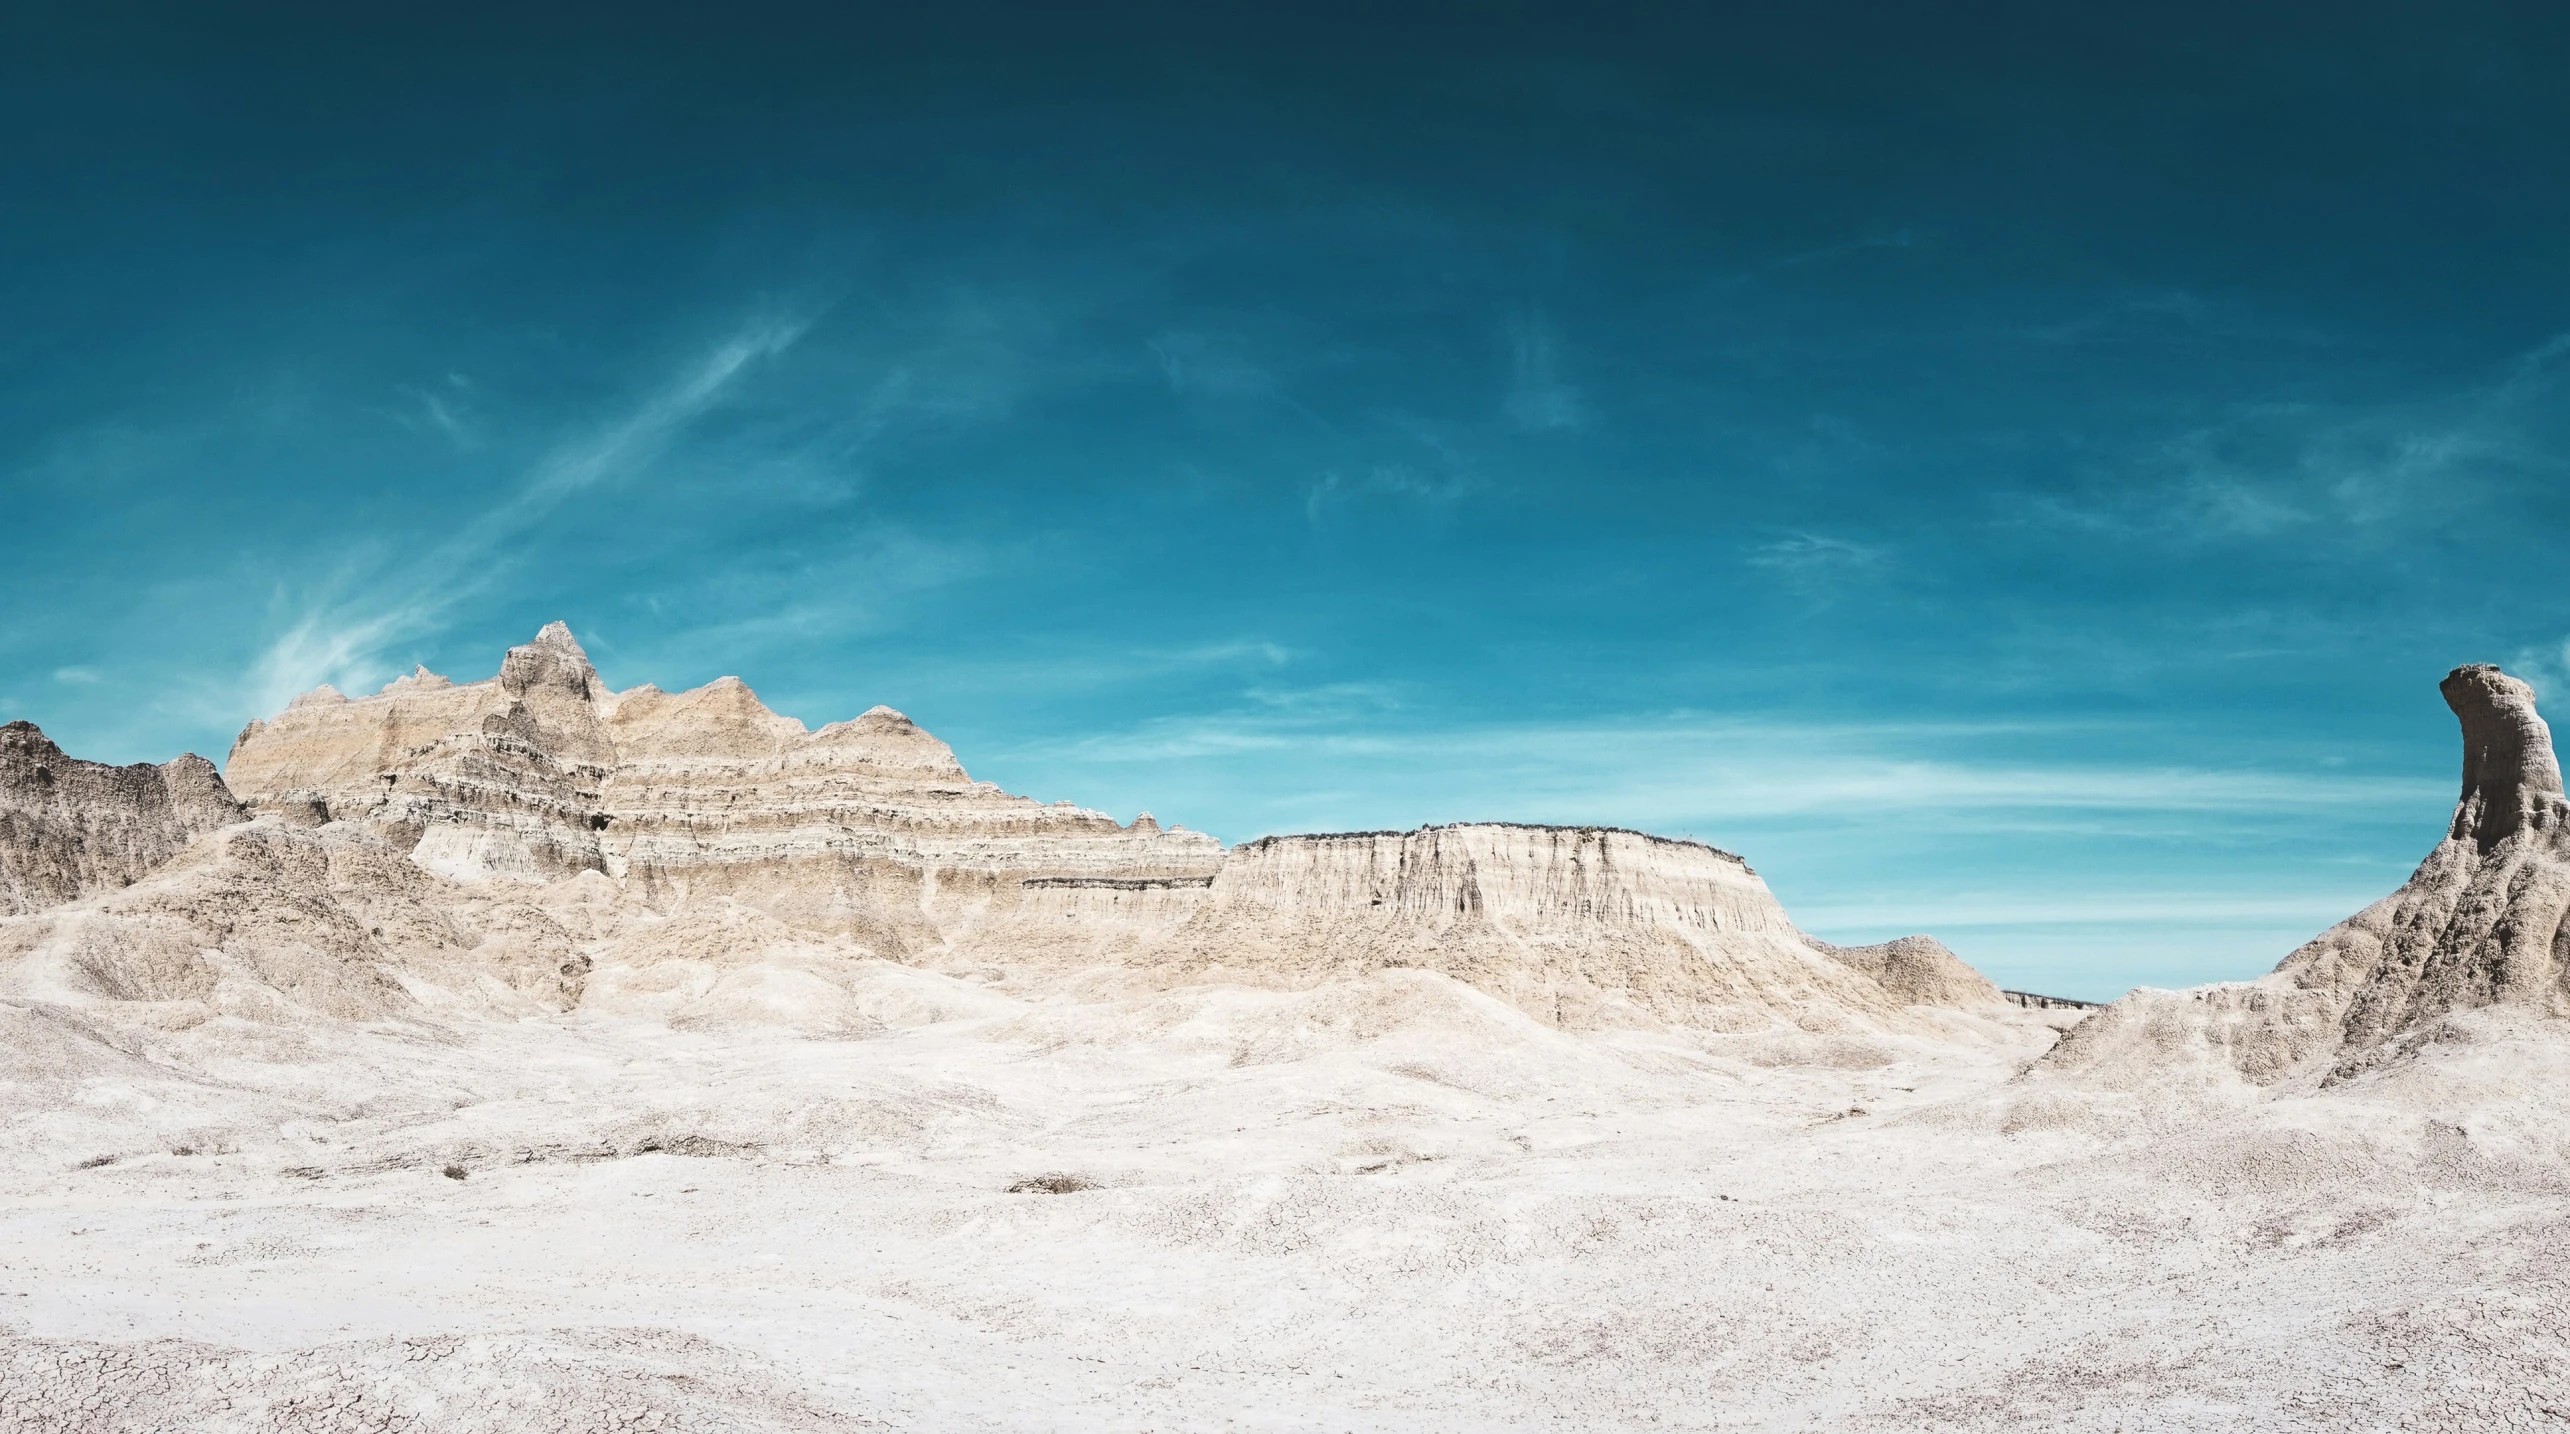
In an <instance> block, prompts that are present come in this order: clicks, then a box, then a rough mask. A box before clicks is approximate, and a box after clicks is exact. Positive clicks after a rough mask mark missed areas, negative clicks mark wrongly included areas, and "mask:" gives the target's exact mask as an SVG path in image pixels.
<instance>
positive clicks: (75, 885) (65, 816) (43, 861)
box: [0, 722, 242, 916]
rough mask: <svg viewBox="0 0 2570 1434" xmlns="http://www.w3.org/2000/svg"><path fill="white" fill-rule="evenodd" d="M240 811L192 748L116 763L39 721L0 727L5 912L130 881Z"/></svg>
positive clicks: (0, 893)
mask: <svg viewBox="0 0 2570 1434" xmlns="http://www.w3.org/2000/svg"><path fill="white" fill-rule="evenodd" d="M241 818H242V812H241V809H240V807H239V805H238V804H237V803H235V802H234V801H233V800H232V794H231V793H230V792H229V791H227V790H225V788H224V785H223V778H222V777H221V776H220V775H218V774H217V773H216V772H215V770H214V764H213V763H211V762H208V761H207V760H205V759H204V758H203V757H199V756H196V755H194V754H193V753H191V754H189V755H186V756H182V757H179V758H177V759H176V760H174V761H170V762H164V763H162V764H161V765H160V766H157V767H155V766H151V765H148V764H145V763H137V764H135V765H133V766H130V767H110V766H106V765H104V764H102V763H98V762H84V761H81V760H80V759H78V758H76V757H69V756H65V755H64V754H63V750H62V749H61V748H60V747H57V746H55V745H54V744H53V743H52V742H51V741H49V740H47V738H46V737H45V734H44V733H43V732H40V731H38V730H37V729H36V726H35V724H34V723H32V722H11V723H9V724H8V725H6V726H0V916H9V915H17V914H20V913H24V912H30V911H41V910H43V909H45V908H47V907H51V906H59V905H61V904H63V903H65V902H69V901H77V900H79V899H80V898H81V897H83V896H87V895H90V894H92V893H96V892H102V891H113V890H116V889H118V888H120V887H125V886H130V885H132V884H133V883H134V882H135V881H137V880H139V879H141V878H142V877H143V876H144V875H145V874H147V873H149V872H150V871H152V870H153V869H154V868H156V867H158V866H160V865H161V864H162V863H164V862H166V861H168V860H169V859H170V858H171V857H173V856H175V855H177V854H178V852H179V851H180V850H181V849H183V848H184V847H186V846H187V844H188V843H190V842H192V841H194V840H196V839H197V838H198V837H200V836H203V835H204V834H205V833H207V832H210V831H212V830H214V829H215V828H217V827H220V826H225V825H228V824H230V823H232V822H236V821H239V820H241Z"/></svg>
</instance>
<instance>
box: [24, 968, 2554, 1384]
mask: <svg viewBox="0 0 2570 1434" xmlns="http://www.w3.org/2000/svg"><path fill="white" fill-rule="evenodd" d="M880 976H881V978H882V979H881V982H880V988H879V989H880V993H881V994H880V997H879V1000H878V1002H877V1003H876V1005H875V1009H874V1010H873V1011H872V1012H870V1013H869V1014H870V1015H872V1016H873V1017H874V1019H875V1020H876V1021H877V1022H878V1023H879V1024H880V1025H881V1026H882V1027H883V1028H884V1033H883V1034H879V1035H876V1036H873V1037H871V1038H867V1039H860V1040H805V1039H798V1038H794V1037H792V1036H790V1035H786V1034H782V1033H780V1032H778V1031H776V1030H774V1029H734V1030H728V1031H726V1030H696V1031H684V1030H680V1031H673V1030H671V1029H669V1028H668V1027H666V1026H665V1025H659V1024H655V1023H645V1022H640V1021H633V1020H626V1019H617V1018H603V1017H595V1016H584V1015H580V1014H571V1015H557V1016H547V1017H534V1018H529V1019H526V1020H523V1021H508V1022H502V1021H490V1020H487V1019H482V1018H474V1019H471V1020H463V1021H455V1022H437V1023H432V1022H425V1021H419V1022H411V1023H404V1024H379V1025H376V1026H373V1027H370V1028H366V1029H303V1030H295V1031H281V1030H279V1029H277V1028H275V1027H272V1026H261V1025H254V1024H250V1023H247V1022H237V1021H233V1020H230V1019H225V1020H218V1021H215V1022H210V1023H208V1024H206V1025H204V1026H200V1027H198V1028H196V1029H193V1030H190V1031H186V1032H181V1033H175V1034H170V1033H154V1034H148V1035H145V1034H140V1033H137V1032H135V1031H132V1030H127V1031H124V1032H121V1033H118V1036H117V1039H118V1040H120V1041H122V1042H123V1043H124V1044H125V1045H126V1049H122V1050H119V1049H116V1048H115V1047H114V1046H112V1045H109V1044H105V1043H101V1042H99V1041H98V1040H97V1039H96V1036H95V1034H94V1033H92V1032H88V1031H84V1030H82V1029H81V1027H80V1025H79V1023H77V1022H75V1021H68V1020H65V1019H62V1018H58V1017H53V1016H49V1015H44V1014H29V1013H27V1012H25V1011H23V1010H21V1011H17V1012H13V1013H11V1014H10V1015H9V1017H8V1019H9V1021H10V1026H9V1030H8V1032H7V1041H8V1046H9V1049H10V1050H11V1051H12V1052H13V1053H15V1054H14V1055H13V1057H12V1059H13V1061H15V1062H16V1064H17V1069H15V1070H13V1071H12V1072H11V1074H12V1075H13V1076H15V1077H18V1078H19V1081H20V1082H24V1081H25V1080H26V1078H27V1077H28V1076H30V1075H38V1074H41V1075H42V1076H43V1078H44V1079H46V1080H51V1081H53V1082H55V1084H53V1085H52V1087H51V1097H50V1098H49V1099H47V1098H43V1097H42V1093H41V1091H38V1095H39V1098H38V1099H37V1100H35V1101H29V1100H28V1093H29V1092H30V1091H31V1090H37V1088H36V1087H32V1086H31V1085H30V1084H26V1083H13V1085H12V1087H11V1089H12V1090H13V1092H16V1093H18V1094H17V1095H16V1096H15V1099H17V1100H18V1101H19V1102H21V1103H20V1104H18V1105H17V1107H16V1108H15V1109H12V1110H11V1111H10V1112H9V1113H8V1114H9V1130H10V1132H11V1145H10V1148H9V1152H8V1156H7V1159H6V1161H5V1170H6V1175H5V1183H0V1322H5V1326H0V1327H5V1328H6V1329H7V1331H8V1332H9V1336H10V1338H8V1339H7V1340H6V1342H5V1351H6V1352H5V1353H0V1381H5V1386H6V1388H7V1389H8V1391H9V1392H10V1396H11V1397H10V1398H9V1399H8V1400H7V1401H5V1408H6V1410H7V1412H6V1413H0V1428H7V1429H13V1430H14V1429H51V1428H62V1429H83V1430H87V1429H102V1430H104V1429H154V1428H208V1429H245V1430H246V1429H271V1428H296V1429H302V1428H315V1429H334V1428H351V1429H355V1428H380V1427H406V1428H420V1429H521V1428H531V1429H544V1428H568V1429H589V1428H614V1427H644V1428H650V1427H672V1428H705V1429H715V1428H747V1429H770V1428H774V1429H801V1428H864V1427H870V1426H869V1422H868V1421H872V1422H873V1424H874V1425H879V1426H881V1427H891V1428H914V1429H959V1430H961V1429H972V1430H982V1429H990V1430H997V1429H1012V1430H1014V1429H1100V1430H1126V1429H1167V1430H1178V1429H1219V1428H1241V1429H1279V1430H1285V1429H1293V1430H1302V1429H1313V1430H1318V1429H1342V1430H1355V1429H1376V1430H1395V1429H1401V1430H1415V1429H1489V1428H1584V1429H1597V1428H1636V1429H1640V1428H1671V1427H1675V1428H1833V1429H1847V1428H1859V1429H1886V1430H1890V1429H1947V1428H1951V1429H1992V1430H1998V1429H2027V1428H2046V1429H2050V1428H2076V1429H2134V1430H2140V1429H2206V1430H2212V1429H2242V1428H2295V1429H2356V1428H2438V1429H2467V1428H2544V1427H2551V1423H2553V1422H2556V1421H2557V1419H2558V1417H2559V1416H2558V1415H2556V1414H2553V1413H2550V1412H2547V1411H2555V1410H2564V1409H2570V1403H2565V1402H2564V1401H2570V1347H2566V1346H2565V1331H2570V1263H2565V1261H2564V1260H2563V1258H2562V1254H2561V1252H2562V1250H2563V1249H2564V1247H2565V1246H2564V1241H2565V1238H2570V1149H2565V1129H2570V1127H2565V1125H2564V1123H2563V1122H2562V1120H2561V1115H2562V1110H2561V1104H2560V1100H2559V1097H2558V1092H2559V1091H2560V1090H2562V1089H2563V1088H2564V1082H2565V1080H2570V1062H2565V1061H2563V1059H2562V1057H2561V1047H2560V1044H2559V1042H2558V1041H2557V1039H2555V1038H2553V1037H2552V1036H2551V1035H2550V1034H2549V1033H2546V1032H2535V1033H2531V1034H2529V1033H2527V1032H2524V1031H2521V1030H2512V1029H2510V1028H2508V1027H2507V1025H2506V1024H2505V1023H2504V1022H2503V1021H2490V1022H2487V1023H2485V1024H2484V1025H2483V1026H2481V1027H2477V1028H2469V1029H2459V1030H2458V1032H2457V1035H2456V1037H2455V1039H2454V1040H2452V1041H2450V1042H2448V1043H2447V1044H2445V1045H2443V1046H2440V1047H2438V1048H2436V1049H2433V1050H2430V1051H2428V1052H2426V1053H2424V1054H2423V1055H2422V1057H2421V1058H2420V1059H2419V1060H2417V1061H2414V1062H2412V1063H2411V1064H2409V1065H2407V1066H2404V1067H2403V1068H2402V1069H2401V1070H2400V1071H2398V1072H2395V1073H2393V1074H2392V1075H2391V1076H2388V1077H2386V1076H2380V1075H2377V1076H2369V1077H2364V1078H2361V1079H2359V1080H2358V1081H2356V1082H2353V1083H2350V1084H2348V1085H2344V1086H2341V1087H2338V1088H2336V1089H2333V1090H2332V1091H2330V1092H2329V1093H2327V1094H2315V1095H2309V1096H2300V1097H2289V1098H2286V1099H2282V1100H2273V1099H2262V1098H2259V1097H2256V1096H2254V1095H2253V1094H2252V1093H2251V1092H2250V1091H2249V1090H2247V1089H2246V1088H2244V1087H2242V1086H2240V1085H2238V1084H2237V1083H2236V1082H2233V1083H2231V1084H2224V1083H2222V1082H2221V1081H2219V1080H2216V1079H2211V1078H2208V1079H2206V1080H2204V1081H2203V1082H2201V1083H2197V1084H2175V1085H2171V1086H2167V1087H2162V1088H2157V1089H2154V1090H2151V1091H2148V1092H2144V1093H2129V1092H2103V1093H2100V1092H2097V1091H2093V1090H2089V1089H2086V1088H2082V1087H2075V1086H2071V1085H2068V1084H2067V1083H2065V1082H2063V1081H2061V1080H2059V1079H2054V1078H2047V1077H2045V1076H2044V1075H2042V1074H2040V1073H2039V1074H2038V1075H2037V1076H2036V1077H2034V1078H2032V1079H2028V1080H2012V1077H2013V1076H2014V1075H2015V1072H2016V1071H2017V1070H2018V1068H2019V1067H2020V1065H2022V1064H2023V1063H2024V1062H2025V1061H2026V1060H2027V1059H2028V1058H2029V1057H2030V1056H2031V1055H2032V1054H2033V1053H2034V1052H2035V1051H2037V1050H2039V1049H2040V1048H2041V1047H2042V1045H2043V1044H2044V1042H2045V1040H2046V1039H2048V1037H2049V1034H2050V1033H2049V1031H2047V1030H2044V1029H2042V1028H2041V1026H2040V1025H2039V1023H2038V1022H2037V1020H2036V1017H2035V1015H2034V1014H2033V1013H2028V1014H2026V1015H2024V1016H2023V1017H2022V1018H2019V1019H2017V1020H2014V1021H2011V1020H2008V1019H2005V1018H2000V1019H1992V1020H1990V1021H1988V1022H1986V1023H1984V1028H1983V1029H1982V1030H1981V1031H1979V1032H1978V1033H1965V1032H1958V1033H1957V1034H1958V1036H1961V1037H1963V1038H1961V1039H1956V1040H1951V1041H1941V1042H1940V1041H1930V1040H1923V1039H1917V1038H1906V1037H1851V1036H1809V1035H1792V1034H1769V1035H1764V1036H1730V1037H1719V1036H1685V1035H1678V1034H1665V1033H1664V1034H1646V1033H1639V1032H1618V1033H1608V1034H1585V1035H1583V1034H1566V1033H1564V1032H1561V1031H1558V1030H1554V1029H1551V1028H1548V1027H1545V1026H1543V1025H1541V1024H1539V1023H1536V1022H1534V1021H1532V1020H1530V1019H1528V1018H1527V1017H1526V1016H1524V1015H1523V1014H1522V1013H1520V1012H1518V1011H1516V1010H1515V1009H1513V1008H1511V1007H1508V1006H1506V1005H1503V1004H1501V1003H1499V1002H1497V1001H1495V1000H1492V999H1491V998H1489V997H1486V996H1483V995H1481V994H1479V993H1477V992H1475V991H1472V990H1471V989H1470V988H1468V987H1464V986H1462V985H1460V984H1459V983H1456V982H1453V981H1451V980H1449V979H1447V978H1444V977H1441V976H1436V975H1431V974H1425V973H1391V974H1387V975H1384V976H1380V977H1377V978H1372V979H1369V980H1364V981H1359V982H1352V983H1342V984H1336V985H1332V986H1329V987H1325V988H1322V989H1319V990H1313V991H1306V992H1296V993H1280V992H1273V991H1256V990H1245V989H1239V988H1229V989H1224V988H1208V989H1201V990H1182V991H1173V992H1167V993H1162V994H1158V995H1154V996H1150V997H1144V998H1121V999H1116V1000H1111V1001H1106V1002H1092V1003H1075V1002H1072V1001H1069V1000H1068V999H1066V998H1064V997H1061V996H1058V995H1057V996H1052V997H1039V998H1037V999H1032V1000H1026V999H1020V998H1015V997H1010V996H1005V995H1000V994H997V993H994V992H991V991H989V990H986V989H983V988H982V985H981V983H978V982H973V981H968V980H960V979H956V978H952V977H945V976H939V975H934V974H930V973H922V972H917V971H912V970H907V969H903V968H886V969H884V970H883V971H882V972H881V973H880ZM946 1013H954V1018H952V1019H945V1020H930V1021H929V1023H928V1024H913V1023H914V1022H918V1021H921V1020H923V1019H928V1018H929V1017H932V1016H935V1015H939V1014H946ZM183 1070H193V1071H196V1072H200V1073H201V1074H200V1075H199V1076H198V1077H197V1078H194V1079H190V1078H188V1077H186V1076H183V1075H181V1074H180V1072H181V1071H183ZM1857 1111H1862V1112H1863V1113H1862V1114H1858V1113H1855V1112H1857ZM180 1150H186V1151H190V1152H192V1153H186V1154H181V1153H176V1152H178V1151H180ZM104 1156H112V1157H114V1159H113V1160H112V1161H111V1162H109V1163H106V1164H99V1165H91V1166H89V1168H78V1167H79V1166H80V1165H82V1163H83V1162H87V1161H92V1160H95V1159H97V1158H98V1157H104ZM448 1165H453V1166H455V1167H457V1168H458V1169H460V1170H462V1171H463V1172H464V1173H465V1176H466V1178H464V1179H462V1180H455V1179H450V1178H448V1177H447V1176H446V1175H444V1174H442V1173H441V1171H442V1170H443V1169H444V1168H445V1167H446V1166H448ZM1030 1186H1031V1187H1032V1188H1029V1187H1030ZM1048 1187H1061V1188H1063V1189H1065V1190H1066V1191H1067V1193H1047V1189H1048ZM1081 1187H1091V1188H1081ZM1013 1188H1014V1189H1016V1190H1017V1191H1018V1192H1019V1193H1011V1192H1012V1189H1013ZM84 1400H86V1401H87V1402H86V1403H85V1404H84V1402H83V1401H84ZM298 1401H299V1402H298ZM325 1411H326V1412H325ZM643 1411H650V1413H651V1417H654V1418H657V1419H658V1420H659V1421H660V1422H659V1423H657V1424H654V1423H652V1422H649V1419H647V1418H645V1417H644V1414H643ZM627 1415H632V1416H634V1419H633V1421H627V1422H620V1421H626V1416H627ZM403 1420H408V1421H410V1422H408V1423H403V1422H401V1421H403Z"/></svg>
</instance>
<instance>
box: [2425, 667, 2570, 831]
mask: <svg viewBox="0 0 2570 1434" xmlns="http://www.w3.org/2000/svg"><path fill="white" fill-rule="evenodd" d="M2438 690H2440V691H2442V692H2443V693H2444V694H2445V705H2446V706H2448V707H2451V708H2453V709H2454V716H2455V719H2456V720H2457V721H2459V722H2460V723H2462V726H2463V794H2462V796H2461V798H2460V799H2459V800H2458V801H2457V802H2456V804H2455V807H2454V827H2453V837H2454V839H2455V840H2457V841H2461V840H2463V839H2465V838H2467V837H2468V838H2470V839H2471V840H2472V841H2473V843H2474V844H2476V845H2478V846H2479V847H2480V848H2481V850H2483V851H2487V850H2489V849H2490V848H2491V847H2493V846H2496V845H2497V844H2498V843H2500V842H2503V841H2505V840H2507V839H2508V838H2509V837H2512V836H2514V835H2516V834H2517V833H2518V832H2520V831H2522V830H2524V829H2525V828H2527V827H2529V826H2532V827H2535V828H2537V829H2541V828H2545V827H2549V826H2551V825H2553V824H2555V823H2556V822H2557V821H2559V819H2560V817H2561V815H2562V813H2563V810H2564V808H2565V803H2564V801H2563V796H2562V789H2561V763H2560V762H2559V761H2558V760H2557V759H2556V758H2555V757H2554V756H2553V754H2552V729H2551V728H2550V727H2548V726H2546V725H2544V721H2543V718H2542V716H2541V715H2540V714H2538V713H2537V712H2536V711H2535V710H2534V689H2533V688H2531V687H2528V686H2526V685H2525V684H2524V683H2522V682H2519V681H2518V680H2516V679H2515V678H2513V677H2510V676H2508V675H2507V674H2506V673H2504V672H2501V671H2500V670H2499V669H2498V668H2496V667H2494V666H2492V665H2490V664H2489V663H2485V662H2476V663H2471V664H2468V665H2466V666H2462V667H2458V668H2455V669H2454V670H2453V671H2452V672H2449V673H2447V674H2446V675H2445V680H2444V682H2442V683H2440V684H2438Z"/></svg>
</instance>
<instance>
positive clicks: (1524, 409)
mask: <svg viewBox="0 0 2570 1434" xmlns="http://www.w3.org/2000/svg"><path fill="white" fill-rule="evenodd" d="M1508 359H1509V363H1508V397H1507V400H1506V402H1504V403H1502V404H1501V405H1500V411H1501V412H1502V413H1503V414H1505V415H1506V416H1507V419H1508V421H1509V422H1510V423H1512V424H1514V425H1516V426H1517V428H1518V430H1519V431H1521V432H1525V433H1550V432H1553V431H1556V430H1559V429H1568V428H1580V427H1583V426H1585V425H1586V424H1587V422H1588V406H1587V404H1586V403H1585V402H1583V401H1582V399H1581V397H1580V393H1579V390H1577V389H1575V388H1573V387H1571V386H1570V384H1568V383H1567V382H1565V381H1564V380H1563V378H1562V374H1561V355H1560V344H1559V343H1558V342H1557V341H1556V339H1555V338H1554V334H1553V325H1552V321H1551V320H1550V319H1548V318H1547V317H1545V314H1544V311H1543V310H1542V309H1540V308H1535V307H1532V306H1529V307H1527V308H1525V309H1523V310H1521V311H1519V312H1518V313H1517V314H1516V315H1515V316H1514V317H1513V318H1512V319H1511V320H1510V322H1509V325H1508Z"/></svg>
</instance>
